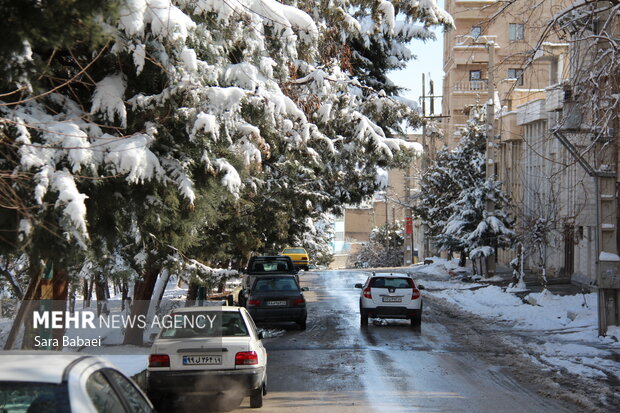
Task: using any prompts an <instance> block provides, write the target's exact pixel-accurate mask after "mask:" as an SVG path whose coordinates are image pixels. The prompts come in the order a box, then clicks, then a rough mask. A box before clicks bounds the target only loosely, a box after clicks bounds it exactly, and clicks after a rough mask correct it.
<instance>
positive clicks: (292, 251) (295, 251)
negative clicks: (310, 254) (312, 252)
mask: <svg viewBox="0 0 620 413" xmlns="http://www.w3.org/2000/svg"><path fill="white" fill-rule="evenodd" d="M284 253H286V254H305V253H306V250H304V249H303V248H286V249H285V250H284Z"/></svg>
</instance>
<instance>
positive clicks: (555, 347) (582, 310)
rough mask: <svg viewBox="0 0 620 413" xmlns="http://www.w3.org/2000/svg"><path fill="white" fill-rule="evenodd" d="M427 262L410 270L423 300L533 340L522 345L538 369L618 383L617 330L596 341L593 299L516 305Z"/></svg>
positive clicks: (530, 297) (453, 264) (535, 299)
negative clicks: (442, 303)
mask: <svg viewBox="0 0 620 413" xmlns="http://www.w3.org/2000/svg"><path fill="white" fill-rule="evenodd" d="M432 260H433V263H432V264H429V265H415V266H413V267H411V269H410V272H412V273H413V274H414V275H415V276H416V277H417V278H418V282H419V283H422V284H423V285H424V286H425V287H426V289H427V290H426V291H425V293H426V294H429V295H432V296H433V297H436V298H440V299H443V300H445V301H447V302H449V303H452V304H454V305H456V306H458V307H459V308H461V309H462V310H465V311H468V312H471V313H473V314H476V315H478V316H481V317H487V318H489V319H493V320H494V321H497V322H500V323H501V324H503V325H506V327H507V328H509V327H512V329H511V331H512V332H514V333H515V334H517V335H520V336H523V337H531V338H533V339H532V340H524V341H523V342H524V345H525V346H527V348H525V349H524V350H525V352H527V353H529V354H530V355H531V358H532V360H533V361H534V362H535V363H537V364H540V365H541V368H543V369H546V370H548V371H550V372H555V373H562V372H564V371H568V372H570V373H573V374H578V375H581V376H586V377H591V378H603V379H604V378H607V377H608V374H609V373H611V374H613V375H615V376H616V378H617V379H618V380H620V362H618V360H620V342H619V339H620V327H610V328H609V330H608V334H607V336H606V337H599V336H598V322H597V294H596V293H589V294H578V295H556V294H553V293H551V292H550V291H548V290H547V291H544V292H540V293H529V294H527V295H525V296H524V294H520V296H524V297H523V299H522V298H520V297H519V296H517V295H515V294H513V293H511V292H506V290H505V288H501V287H498V286H496V285H488V284H481V283H465V282H462V281H461V280H460V279H459V277H455V276H454V271H455V270H456V269H457V261H456V260H453V261H447V260H445V259H441V258H432ZM451 273H452V274H451Z"/></svg>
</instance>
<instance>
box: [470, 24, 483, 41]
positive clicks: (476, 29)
mask: <svg viewBox="0 0 620 413" xmlns="http://www.w3.org/2000/svg"><path fill="white" fill-rule="evenodd" d="M481 34H482V28H481V27H480V26H471V29H470V30H469V35H470V36H471V37H473V38H474V39H477V38H478V37H480V35H481Z"/></svg>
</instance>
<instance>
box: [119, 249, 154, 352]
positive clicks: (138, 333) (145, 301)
mask: <svg viewBox="0 0 620 413" xmlns="http://www.w3.org/2000/svg"><path fill="white" fill-rule="evenodd" d="M156 261H157V259H156V257H155V256H153V255H149V257H148V258H147V260H146V265H145V267H144V276H143V278H142V280H139V281H137V282H136V285H135V287H134V294H133V307H132V309H131V316H132V317H135V318H136V320H139V319H140V318H142V317H146V315H147V313H148V310H149V301H150V300H151V297H152V295H153V289H154V288H155V281H157V275H158V274H159V272H160V271H161V267H160V266H159V265H157V263H156ZM147 324H148V322H147ZM143 335H144V329H143V328H141V326H140V325H137V324H134V326H133V327H130V326H128V327H127V330H126V331H125V340H124V341H123V344H131V345H134V346H141V345H143V344H144V340H143Z"/></svg>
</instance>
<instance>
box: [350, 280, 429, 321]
mask: <svg viewBox="0 0 620 413" xmlns="http://www.w3.org/2000/svg"><path fill="white" fill-rule="evenodd" d="M355 287H356V288H361V289H362V294H361V295H360V320H361V324H362V326H365V325H368V317H381V318H405V319H410V320H411V325H412V326H414V327H415V326H419V325H420V324H421V323H422V294H421V292H420V290H423V289H424V287H423V286H421V285H418V286H416V284H415V282H414V281H413V279H412V278H411V277H409V276H408V275H407V274H398V273H394V274H392V273H389V274H386V273H383V274H382V273H374V272H373V273H372V275H371V276H370V277H368V279H367V280H366V282H365V283H364V284H356V285H355Z"/></svg>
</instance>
